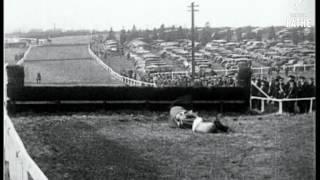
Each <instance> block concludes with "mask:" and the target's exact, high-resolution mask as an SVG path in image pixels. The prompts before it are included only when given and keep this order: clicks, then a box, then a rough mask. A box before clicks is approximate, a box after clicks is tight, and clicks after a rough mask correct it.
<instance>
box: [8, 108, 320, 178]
mask: <svg viewBox="0 0 320 180" xmlns="http://www.w3.org/2000/svg"><path fill="white" fill-rule="evenodd" d="M199 115H202V116H203V117H204V118H205V119H211V118H212V117H213V115H214V113H213V112H199ZM167 118H168V114H167V113H160V112H145V111H143V112H137V111H135V112H128V111H127V112H126V113H124V112H123V111H121V112H100V113H97V112H96V113H87V114H84V113H76V114H75V113H70V114H60V115H50V114H47V115H46V114H33V113H24V114H16V115H15V116H13V117H12V120H13V122H14V124H15V127H16V129H17V131H18V133H19V135H20V136H21V138H22V140H23V142H24V144H25V146H26V148H27V150H28V152H29V153H30V154H31V156H32V158H33V159H34V160H35V161H36V162H37V164H38V165H39V166H40V168H41V169H42V170H43V171H44V173H45V174H46V175H47V176H48V178H49V179H52V180H54V179H78V180H82V179H148V180H149V179H190V180H191V179H192V180H193V179H218V180H220V179H221V180H222V179H228V180H236V179H237V180H238V179H246V180H250V179H252V180H256V179H277V180H280V179H281V180H292V179H299V180H300V179H308V180H312V179H315V176H314V175H315V168H314V165H315V144H314V142H315V137H314V134H315V129H314V128H315V126H314V123H315V114H308V115H296V116H289V115H281V116H277V115H268V116H265V115H264V116H247V115H236V114H233V115H232V116H231V115H230V116H226V117H225V118H224V119H223V120H222V122H223V123H225V124H228V125H229V126H230V127H232V128H233V129H234V130H235V132H234V133H231V134H193V133H192V132H191V130H182V129H171V128H169V127H168V125H167Z"/></svg>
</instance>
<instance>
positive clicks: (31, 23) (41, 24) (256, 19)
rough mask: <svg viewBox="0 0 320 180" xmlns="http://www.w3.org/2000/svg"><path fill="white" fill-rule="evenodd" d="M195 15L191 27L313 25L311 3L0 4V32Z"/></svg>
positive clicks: (64, 0)
mask: <svg viewBox="0 0 320 180" xmlns="http://www.w3.org/2000/svg"><path fill="white" fill-rule="evenodd" d="M191 2H195V3H196V4H198V5H199V7H198V9H199V12H197V13H196V15H195V24H196V26H203V25H204V24H205V22H209V23H210V25H211V26H212V27H218V26H230V27H239V26H246V25H252V26H270V25H286V20H287V18H288V17H289V16H290V14H292V13H297V12H299V13H304V15H305V16H307V18H310V19H311V21H312V25H314V19H315V0H194V1H191V0H4V26H5V27H4V28H5V32H10V31H16V30H22V31H26V30H30V29H33V28H39V29H49V28H53V26H54V24H55V25H56V28H61V29H98V30H105V29H110V27H113V29H115V30H119V29H121V28H122V27H124V28H125V29H131V28H132V26H133V24H135V25H136V27H137V28H150V29H151V28H153V27H159V26H160V25H161V24H162V23H164V24H165V25H170V26H171V25H176V26H178V25H181V26H183V27H189V26H190V12H188V7H187V6H188V5H190V3H191Z"/></svg>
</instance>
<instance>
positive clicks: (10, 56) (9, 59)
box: [4, 48, 28, 65]
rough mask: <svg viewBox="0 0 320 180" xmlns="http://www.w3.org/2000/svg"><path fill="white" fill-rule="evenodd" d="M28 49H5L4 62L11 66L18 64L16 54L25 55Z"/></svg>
mask: <svg viewBox="0 0 320 180" xmlns="http://www.w3.org/2000/svg"><path fill="white" fill-rule="evenodd" d="M27 49H28V48H4V60H5V62H6V63H8V64H9V65H11V64H16V63H17V61H15V59H14V56H15V55H16V54H20V53H24V52H25V51H26V50H27Z"/></svg>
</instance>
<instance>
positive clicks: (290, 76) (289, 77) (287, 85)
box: [285, 75, 297, 89]
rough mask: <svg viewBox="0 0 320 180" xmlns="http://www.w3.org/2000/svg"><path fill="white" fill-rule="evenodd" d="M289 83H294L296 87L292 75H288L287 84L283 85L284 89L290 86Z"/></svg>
mask: <svg viewBox="0 0 320 180" xmlns="http://www.w3.org/2000/svg"><path fill="white" fill-rule="evenodd" d="M290 81H293V82H294V83H295V86H297V84H296V82H295V76H293V75H289V76H288V81H287V83H286V84H285V88H286V89H288V88H289V86H290Z"/></svg>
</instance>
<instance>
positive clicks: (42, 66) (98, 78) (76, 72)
mask: <svg viewBox="0 0 320 180" xmlns="http://www.w3.org/2000/svg"><path fill="white" fill-rule="evenodd" d="M24 69H25V84H26V85H30V84H34V83H36V77H37V73H38V72H40V73H41V84H43V85H45V84H87V85H88V84H108V85H122V84H121V83H120V82H119V81H118V80H115V79H113V78H112V77H111V76H110V75H109V74H108V73H107V72H106V71H105V70H104V69H103V67H102V66H101V65H100V64H98V63H97V62H96V61H95V60H93V59H87V60H62V61H32V62H25V63H24Z"/></svg>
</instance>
